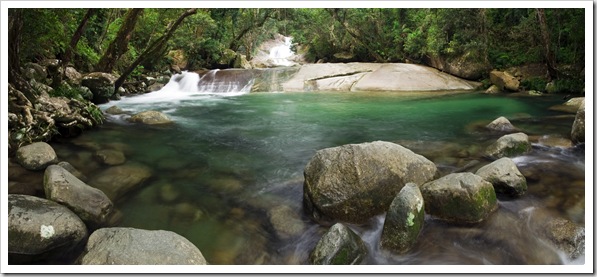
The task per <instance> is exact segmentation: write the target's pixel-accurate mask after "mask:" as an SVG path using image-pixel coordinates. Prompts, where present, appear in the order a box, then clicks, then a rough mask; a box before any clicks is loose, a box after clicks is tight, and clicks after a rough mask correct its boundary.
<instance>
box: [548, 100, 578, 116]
mask: <svg viewBox="0 0 597 277" xmlns="http://www.w3.org/2000/svg"><path fill="white" fill-rule="evenodd" d="M584 100H585V98H584V97H574V98H570V99H569V100H568V101H566V102H564V103H563V104H559V105H555V106H552V107H549V109H550V110H552V111H559V112H565V113H572V114H575V113H577V112H578V110H579V109H580V106H581V105H582V103H583V101H584Z"/></svg>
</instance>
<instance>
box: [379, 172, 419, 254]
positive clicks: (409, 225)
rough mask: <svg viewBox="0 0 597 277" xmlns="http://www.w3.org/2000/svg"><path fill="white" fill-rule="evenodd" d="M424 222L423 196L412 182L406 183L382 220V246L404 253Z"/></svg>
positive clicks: (413, 242)
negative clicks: (383, 220)
mask: <svg viewBox="0 0 597 277" xmlns="http://www.w3.org/2000/svg"><path fill="white" fill-rule="evenodd" d="M424 222H425V209H424V202H423V196H422V195H421V191H420V190H419V187H418V186H417V185H416V184H414V183H408V184H406V185H405V186H404V187H403V188H402V190H400V193H398V195H397V196H396V198H394V201H392V204H390V208H389V209H388V213H387V214H386V220H385V222H384V226H383V231H382V233H381V240H380V244H381V247H382V248H385V249H389V250H391V251H393V252H397V253H406V252H408V250H410V249H411V248H412V246H413V245H414V244H415V243H416V241H417V238H418V236H419V233H420V232H421V229H422V228H423V223H424Z"/></svg>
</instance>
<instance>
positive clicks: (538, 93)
mask: <svg viewBox="0 0 597 277" xmlns="http://www.w3.org/2000/svg"><path fill="white" fill-rule="evenodd" d="M527 94H528V95H530V96H542V95H543V92H540V91H538V90H529V91H527Z"/></svg>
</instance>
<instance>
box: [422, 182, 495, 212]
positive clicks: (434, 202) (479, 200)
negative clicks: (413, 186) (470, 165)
mask: <svg viewBox="0 0 597 277" xmlns="http://www.w3.org/2000/svg"><path fill="white" fill-rule="evenodd" d="M421 193H422V194H423V199H424V200H425V211H426V212H427V213H428V214H430V215H433V216H435V217H437V218H440V219H442V220H445V221H449V222H454V223H477V222H481V221H483V220H485V219H486V218H487V217H488V216H489V215H490V214H491V213H492V212H494V211H495V210H496V209H497V207H498V205H497V198H496V195H495V190H494V189H493V185H492V184H491V183H489V182H487V181H485V180H483V178H481V177H480V176H477V175H475V174H473V173H470V172H464V173H452V174H450V175H446V176H444V177H442V178H439V179H437V180H434V181H431V182H428V183H425V184H423V185H422V186H421Z"/></svg>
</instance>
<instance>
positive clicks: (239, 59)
mask: <svg viewBox="0 0 597 277" xmlns="http://www.w3.org/2000/svg"><path fill="white" fill-rule="evenodd" d="M232 67H234V68H242V69H251V68H253V67H252V66H251V63H250V62H249V61H248V60H247V56H246V55H242V54H236V57H235V58H234V64H233V66H232Z"/></svg>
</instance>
